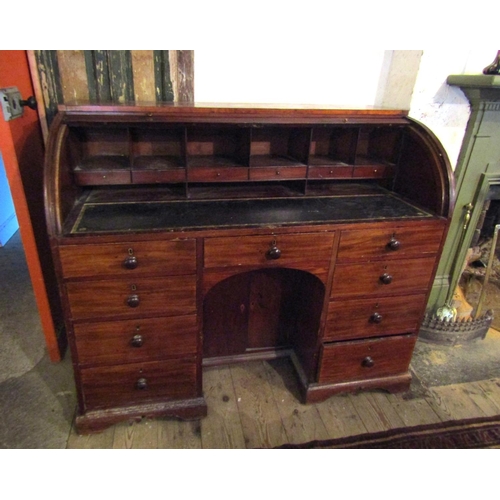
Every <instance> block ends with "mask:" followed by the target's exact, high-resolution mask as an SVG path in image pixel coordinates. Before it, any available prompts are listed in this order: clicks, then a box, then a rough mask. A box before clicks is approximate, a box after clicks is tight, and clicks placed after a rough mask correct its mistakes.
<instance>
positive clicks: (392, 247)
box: [387, 236, 401, 251]
mask: <svg viewBox="0 0 500 500" xmlns="http://www.w3.org/2000/svg"><path fill="white" fill-rule="evenodd" d="M400 246H401V242H400V241H398V240H397V239H396V238H395V237H394V236H393V237H392V238H391V240H390V241H389V243H387V247H388V248H389V250H393V251H396V250H399V247H400Z"/></svg>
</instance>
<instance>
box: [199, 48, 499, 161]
mask: <svg viewBox="0 0 500 500" xmlns="http://www.w3.org/2000/svg"><path fill="white" fill-rule="evenodd" d="M395 52H398V56H399V57H398V58H397V60H398V64H399V65H400V64H401V55H402V58H403V61H404V55H405V54H404V52H405V51H393V50H381V49H373V50H367V49H366V48H363V49H359V48H354V49H349V48H348V47H343V48H342V50H340V49H337V50H332V49H331V48H330V47H325V48H324V49H323V50H320V49H319V48H318V47H316V48H315V50H310V49H304V48H302V49H300V48H299V49H296V48H294V49H293V50H291V49H285V48H266V49H265V50H264V49H262V48H259V49H249V48H243V49H242V48H240V47H237V46H235V47H234V48H231V47H229V48H227V47H225V48H224V50H213V49H203V48H201V49H196V50H195V57H194V61H195V67H194V74H195V78H194V80H195V99H196V101H198V102H227V103H253V104H255V103H274V104H295V105H298V104H312V105H328V106H344V107H365V106H376V105H380V104H382V103H383V104H384V105H390V96H391V94H392V95H394V96H396V95H400V96H401V92H400V91H401V89H400V88H397V87H396V86H398V85H414V87H413V89H412V88H409V89H406V92H405V93H403V94H404V95H405V96H406V97H405V99H408V106H407V107H406V108H405V109H409V115H410V116H411V117H413V118H415V119H417V120H420V121H422V122H423V123H424V124H425V125H427V126H428V127H429V128H430V129H431V130H432V131H433V132H434V133H435V134H436V135H437V137H438V138H439V139H440V141H441V142H442V143H443V146H444V147H445V149H446V151H447V153H448V156H449V158H450V162H451V164H452V167H453V168H455V166H456V161H457V158H458V153H459V151H460V147H461V144H462V140H463V135H464V132H465V128H466V126H467V121H468V118H469V113H470V110H469V104H468V101H467V99H466V97H465V96H464V94H463V93H462V91H461V90H460V89H457V88H454V87H450V86H448V85H447V84H446V78H447V77H448V75H451V74H464V73H471V74H474V73H475V74H479V73H481V72H482V69H483V68H484V67H485V66H487V65H488V64H489V63H491V61H493V59H494V57H495V54H496V50H491V49H488V50H485V49H456V48H454V49H453V48H447V49H442V48H438V49H425V50H423V51H422V55H421V58H420V64H418V61H417V62H415V54H416V53H417V52H420V51H408V55H409V56H410V52H411V58H410V57H409V59H408V72H409V74H408V75H407V76H408V78H390V77H389V75H390V70H391V63H393V62H394V61H393V60H392V59H393V56H394V53H395ZM395 59H396V58H395ZM400 71H401V69H400ZM413 72H417V73H416V75H414V74H410V73H413ZM400 76H401V75H400ZM403 76H405V75H403ZM401 82H403V83H401ZM388 85H392V86H393V88H392V89H391V88H387V86H388ZM384 96H385V98H384ZM388 96H389V97H388ZM394 102H397V105H395V106H396V107H399V106H400V100H399V101H394Z"/></svg>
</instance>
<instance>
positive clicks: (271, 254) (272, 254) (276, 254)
mask: <svg viewBox="0 0 500 500" xmlns="http://www.w3.org/2000/svg"><path fill="white" fill-rule="evenodd" d="M266 256H267V258H268V259H271V260H276V259H279V258H280V257H281V250H280V249H279V248H278V247H277V246H276V245H273V246H272V247H271V248H270V249H269V250H268V251H267V254H266Z"/></svg>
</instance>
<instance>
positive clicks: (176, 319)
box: [45, 104, 453, 433]
mask: <svg viewBox="0 0 500 500" xmlns="http://www.w3.org/2000/svg"><path fill="white" fill-rule="evenodd" d="M45 196H46V217H47V222H48V228H49V233H50V241H51V246H52V252H53V256H54V261H55V264H56V269H57V273H58V278H59V285H60V294H61V300H62V303H63V308H64V311H65V321H66V330H67V336H68V341H69V345H70V348H71V355H72V361H73V365H74V373H75V380H76V387H77V394H78V416H77V419H76V424H77V428H78V430H79V432H81V433H85V432H92V431H97V430H100V429H103V428H105V427H106V426H108V425H111V424H113V423H115V422H117V421H119V420H123V419H128V418H140V417H142V416H150V417H154V416H174V417H180V418H200V417H203V416H204V415H206V412H207V406H206V403H205V400H204V398H203V391H202V377H203V366H206V365H216V364H226V363H231V362H237V361H240V360H252V359H270V358H273V357H276V356H281V355H286V356H290V357H291V359H292V361H293V366H294V367H295V370H296V373H297V376H298V380H299V385H300V387H301V392H302V398H303V402H304V403H309V402H315V401H320V400H323V399H325V398H327V397H329V396H331V395H332V394H335V393H339V392H345V391H354V390H360V389H370V388H381V389H386V390H389V391H402V390H406V389H407V388H408V386H409V383H410V378H411V377H410V373H409V364H410V360H411V357H412V352H413V348H414V345H415V342H416V339H417V334H418V330H419V325H420V321H421V319H422V317H423V314H424V312H425V306H426V301H427V298H428V294H429V292H430V288H431V286H432V283H433V279H434V275H435V272H436V268H437V263H438V261H439V258H440V254H441V250H442V245H443V241H444V237H445V233H446V231H447V228H448V223H449V216H450V213H451V209H452V205H453V185H452V176H451V170H450V166H449V162H448V160H447V156H446V153H445V152H444V150H443V148H442V146H441V145H440V143H439V142H438V140H437V139H436V138H435V137H434V135H433V134H432V133H431V132H430V131H429V130H428V129H427V128H425V127H424V126H423V125H421V124H419V123H418V122H416V121H414V120H412V119H410V118H408V117H407V116H406V113H405V112H402V111H392V110H374V109H366V110H341V109H305V108H300V109H290V108H279V107H264V106H263V107H244V106H240V107H236V106H234V107H231V106H217V105H194V104H193V105H175V104H172V105H162V106H155V107H147V106H126V105H124V106H90V105H89V106H62V107H60V109H59V113H58V115H57V117H56V119H55V120H54V122H53V124H52V128H51V133H50V139H49V145H48V149H47V159H46V168H45Z"/></svg>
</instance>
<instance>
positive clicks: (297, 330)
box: [203, 268, 325, 358]
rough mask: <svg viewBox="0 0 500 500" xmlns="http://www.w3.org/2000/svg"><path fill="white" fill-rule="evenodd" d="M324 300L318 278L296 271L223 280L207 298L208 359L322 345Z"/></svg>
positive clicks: (205, 339)
mask: <svg viewBox="0 0 500 500" xmlns="http://www.w3.org/2000/svg"><path fill="white" fill-rule="evenodd" d="M324 296H325V286H324V284H323V283H322V282H321V280H320V279H319V278H318V277H316V276H314V275H313V274H311V273H308V272H305V271H300V270H296V269H288V268H279V269H278V268H274V269H259V270H255V271H249V272H244V273H241V274H237V275H234V276H231V277H229V278H226V279H223V280H222V281H220V282H219V283H217V284H216V285H214V286H213V287H212V288H211V289H210V290H209V291H208V292H207V294H206V296H205V298H204V302H203V357H204V358H217V357H227V356H238V355H242V354H249V353H255V352H263V353H264V352H265V351H270V352H276V351H280V350H290V349H294V350H296V352H303V353H307V352H308V351H309V350H311V349H314V346H315V345H316V342H317V338H318V331H319V326H320V319H321V311H322V308H323V300H324ZM308 347H309V349H308ZM305 356H306V357H307V354H305Z"/></svg>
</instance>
